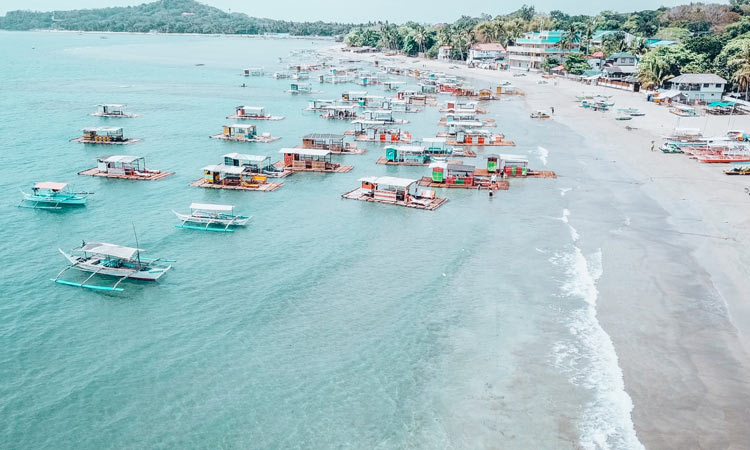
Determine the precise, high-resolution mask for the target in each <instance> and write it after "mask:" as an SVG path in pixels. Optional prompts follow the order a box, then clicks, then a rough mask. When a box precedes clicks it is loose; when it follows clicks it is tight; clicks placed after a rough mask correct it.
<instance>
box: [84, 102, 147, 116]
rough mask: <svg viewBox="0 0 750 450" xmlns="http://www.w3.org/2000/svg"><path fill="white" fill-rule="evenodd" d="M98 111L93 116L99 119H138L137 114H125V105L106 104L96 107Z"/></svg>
mask: <svg viewBox="0 0 750 450" xmlns="http://www.w3.org/2000/svg"><path fill="white" fill-rule="evenodd" d="M96 107H97V111H96V112H93V113H91V115H92V116H97V117H115V118H123V119H127V118H132V117H138V115H137V114H130V113H127V112H125V105H119V104H114V103H105V104H101V105H96Z"/></svg>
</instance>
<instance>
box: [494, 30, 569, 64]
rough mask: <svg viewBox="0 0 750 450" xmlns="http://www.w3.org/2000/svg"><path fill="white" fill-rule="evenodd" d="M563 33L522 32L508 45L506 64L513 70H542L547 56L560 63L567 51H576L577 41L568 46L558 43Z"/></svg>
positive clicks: (554, 31)
mask: <svg viewBox="0 0 750 450" xmlns="http://www.w3.org/2000/svg"><path fill="white" fill-rule="evenodd" d="M564 34H565V32H563V31H556V30H552V31H532V32H528V33H526V34H524V37H522V38H519V39H516V42H515V44H514V45H510V46H508V66H509V67H510V68H511V69H515V70H542V66H543V64H544V61H545V60H546V59H547V58H548V57H555V58H557V61H558V63H562V62H563V61H565V56H566V55H567V54H568V53H577V52H578V43H573V44H572V45H571V46H570V48H563V47H562V46H561V45H560V41H561V40H562V38H563V35H564Z"/></svg>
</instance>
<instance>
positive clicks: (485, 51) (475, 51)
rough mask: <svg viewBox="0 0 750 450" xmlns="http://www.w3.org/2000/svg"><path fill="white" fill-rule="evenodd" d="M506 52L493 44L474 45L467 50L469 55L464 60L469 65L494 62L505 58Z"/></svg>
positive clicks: (498, 45)
mask: <svg viewBox="0 0 750 450" xmlns="http://www.w3.org/2000/svg"><path fill="white" fill-rule="evenodd" d="M505 56H506V52H505V48H503V46H502V45H500V44H498V43H496V42H493V43H488V44H474V45H472V46H471V48H470V49H469V55H468V57H467V58H466V62H467V63H469V64H471V63H475V64H476V63H482V62H495V61H496V60H498V59H502V58H505Z"/></svg>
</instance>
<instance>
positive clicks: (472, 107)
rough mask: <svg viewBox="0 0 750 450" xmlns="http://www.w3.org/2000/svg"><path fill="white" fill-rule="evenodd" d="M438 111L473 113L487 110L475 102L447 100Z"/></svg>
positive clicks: (482, 112) (483, 112)
mask: <svg viewBox="0 0 750 450" xmlns="http://www.w3.org/2000/svg"><path fill="white" fill-rule="evenodd" d="M440 112H445V113H462V112H465V113H475V114H486V113H487V111H485V110H484V109H482V108H480V107H479V104H478V103H477V102H457V101H449V102H446V103H445V106H443V107H442V108H440Z"/></svg>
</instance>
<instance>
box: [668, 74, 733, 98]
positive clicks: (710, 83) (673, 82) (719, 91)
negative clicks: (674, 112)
mask: <svg viewBox="0 0 750 450" xmlns="http://www.w3.org/2000/svg"><path fill="white" fill-rule="evenodd" d="M664 84H665V87H666V88H667V89H669V90H672V91H679V92H680V93H681V94H683V95H684V96H685V98H686V99H687V101H688V102H689V103H693V102H695V101H696V100H697V101H699V102H713V101H716V100H721V97H722V95H723V94H724V88H725V87H726V85H727V80H725V79H724V78H721V77H720V76H718V75H714V74H712V73H685V74H682V75H679V76H676V77H674V78H672V79H669V80H667V81H666V82H665V83H664Z"/></svg>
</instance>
